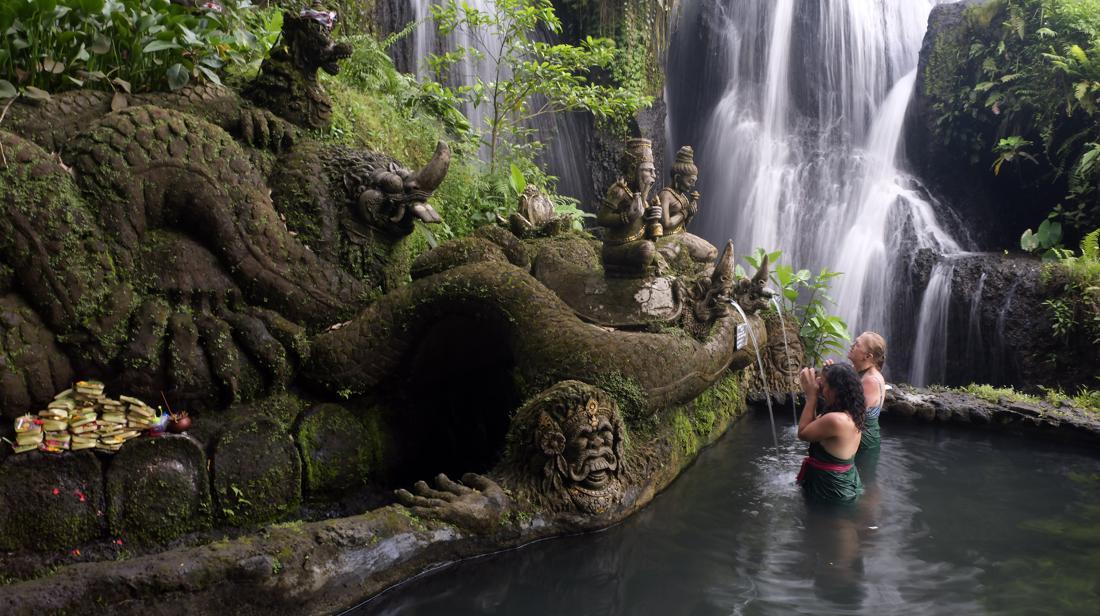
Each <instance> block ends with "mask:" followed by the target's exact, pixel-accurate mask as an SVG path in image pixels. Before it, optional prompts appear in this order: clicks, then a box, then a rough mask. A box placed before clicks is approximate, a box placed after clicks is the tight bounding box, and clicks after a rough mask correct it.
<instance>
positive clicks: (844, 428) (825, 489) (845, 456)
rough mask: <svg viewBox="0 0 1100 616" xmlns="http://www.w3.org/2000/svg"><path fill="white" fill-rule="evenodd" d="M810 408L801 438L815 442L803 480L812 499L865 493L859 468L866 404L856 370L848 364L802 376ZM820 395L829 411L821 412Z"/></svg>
mask: <svg viewBox="0 0 1100 616" xmlns="http://www.w3.org/2000/svg"><path fill="white" fill-rule="evenodd" d="M798 378H799V381H800V382H801V384H802V391H803V392H805V394H806V406H805V407H803V409H802V417H801V418H800V419H799V420H798V438H800V439H802V440H804V441H809V442H810V451H809V455H807V456H806V458H805V459H803V460H802V469H801V470H800V471H799V472H798V483H799V484H800V485H801V486H802V491H803V492H804V493H805V494H806V496H807V497H809V498H811V499H813V500H817V501H825V502H837V503H845V502H851V501H854V500H855V499H856V498H858V497H859V495H860V494H861V493H862V492H863V483H862V482H861V481H860V479H859V471H858V470H856V467H855V464H854V463H853V462H854V460H855V455H856V452H857V451H858V450H859V443H860V439H861V435H862V432H861V431H862V430H863V418H864V411H865V410H866V403H865V400H864V397H863V384H862V383H861V382H860V378H859V375H858V374H856V371H855V369H853V368H852V367H851V366H849V365H846V364H833V365H830V366H825V368H823V369H822V373H821V375H820V376H819V375H818V374H817V373H816V372H815V371H814V369H813V368H803V369H802V372H800V373H799V375H798ZM818 395H820V396H821V397H823V398H824V399H825V410H824V412H823V413H822V414H821V415H818V414H817V405H818Z"/></svg>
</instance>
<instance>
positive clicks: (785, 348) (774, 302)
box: [772, 297, 798, 428]
mask: <svg viewBox="0 0 1100 616" xmlns="http://www.w3.org/2000/svg"><path fill="white" fill-rule="evenodd" d="M772 305H773V306H775V312H776V314H778V315H779V329H781V330H782V331H783V354H784V355H785V356H786V358H787V366H788V367H789V366H790V365H791V348H790V347H789V346H787V325H786V324H785V323H784V322H783V308H782V307H781V306H780V305H779V299H778V298H776V297H772ZM788 393H789V394H790V396H791V416H792V417H794V425H795V427H796V428H797V427H798V408H797V407H796V406H795V402H794V398H795V395H794V392H788Z"/></svg>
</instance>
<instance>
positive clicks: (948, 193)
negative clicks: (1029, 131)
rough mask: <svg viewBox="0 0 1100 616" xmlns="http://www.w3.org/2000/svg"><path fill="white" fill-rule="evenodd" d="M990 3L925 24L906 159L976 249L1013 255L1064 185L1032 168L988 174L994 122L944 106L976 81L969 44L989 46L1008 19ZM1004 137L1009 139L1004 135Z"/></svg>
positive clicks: (941, 13)
mask: <svg viewBox="0 0 1100 616" xmlns="http://www.w3.org/2000/svg"><path fill="white" fill-rule="evenodd" d="M1004 13H1005V11H1004V6H1003V3H1000V2H998V1H997V0H964V1H962V2H957V3H946V4H940V5H938V6H936V7H934V8H933V9H932V13H931V15H930V16H929V18H928V31H927V33H926V34H925V37H924V44H923V46H922V47H921V52H920V62H919V64H918V68H917V83H916V91H915V93H914V96H913V100H912V102H911V104H910V107H909V117H908V118H907V119H906V128H905V143H906V148H907V156H908V159H909V161H910V162H911V163H912V164H913V165H914V166H915V167H916V170H917V172H918V173H917V175H918V176H919V177H920V178H921V180H922V181H923V182H924V184H925V185H926V186H927V187H928V189H929V190H930V192H931V193H932V194H933V195H935V196H936V198H937V199H940V200H942V201H943V202H944V204H945V205H947V206H948V207H950V208H951V209H952V210H953V211H954V212H955V213H956V214H957V215H958V217H959V218H960V219H961V223H962V226H963V228H966V229H968V230H969V231H970V232H971V234H972V235H973V239H974V240H975V242H976V243H977V246H978V247H979V249H981V250H1000V249H1009V250H1013V249H1018V247H1019V237H1020V234H1021V233H1022V232H1023V231H1024V229H1027V228H1029V227H1030V228H1034V227H1035V226H1036V225H1038V224H1039V222H1041V221H1042V219H1043V218H1044V217H1045V216H1046V214H1047V212H1049V211H1050V209H1051V208H1052V207H1053V206H1054V205H1055V204H1056V203H1058V202H1059V201H1060V200H1061V199H1062V197H1063V196H1064V195H1065V193H1066V186H1065V184H1064V182H1062V181H1060V182H1053V183H1052V182H1036V180H1037V179H1038V178H1039V174H1040V173H1041V170H1040V169H1039V165H1019V166H1018V167H1017V170H1016V171H1018V172H1015V171H1014V172H1012V173H1009V172H1007V171H1006V172H1003V173H1000V174H994V173H993V171H992V170H991V167H992V165H993V162H994V160H995V158H996V155H995V154H993V153H992V147H993V145H995V144H996V143H997V140H998V139H1000V138H1002V137H1004V136H1005V134H1003V131H1001V129H1000V126H999V122H1000V121H1001V119H1000V118H999V117H998V116H997V115H996V114H993V113H992V112H989V111H987V110H985V109H984V107H982V105H981V103H980V102H979V103H973V105H974V106H975V107H977V109H975V110H974V111H973V114H971V113H967V112H966V111H967V110H961V109H956V108H954V107H953V106H952V105H950V104H948V101H949V100H950V99H951V97H953V96H955V95H956V94H957V93H958V92H970V91H971V90H972V89H973V87H974V86H975V85H977V83H978V82H979V81H980V79H979V78H978V76H977V75H975V74H972V73H973V72H974V70H973V69H972V68H971V67H969V65H968V61H969V55H968V54H969V49H970V45H971V43H972V42H974V41H976V40H981V41H983V42H986V43H988V44H993V45H995V44H996V41H997V40H999V39H1000V37H1001V36H1002V32H1001V31H1002V24H1003V23H1004V22H1005V20H1006V19H1007V16H1006V15H1005V14H1004ZM1009 134H1011V133H1009Z"/></svg>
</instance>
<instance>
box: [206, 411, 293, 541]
mask: <svg viewBox="0 0 1100 616" xmlns="http://www.w3.org/2000/svg"><path fill="white" fill-rule="evenodd" d="M214 496H215V499H216V503H217V506H216V511H215V513H216V514H218V515H219V516H220V517H221V518H222V519H223V520H224V521H225V522H228V523H230V524H235V525H248V524H261V523H264V522H270V521H272V520H275V519H277V518H280V517H282V516H284V515H286V514H288V513H291V512H294V511H296V510H297V509H298V506H299V505H300V504H301V500H302V461H301V459H300V458H299V456H298V450H297V448H296V447H295V446H294V441H293V439H291V438H290V435H289V434H287V433H286V430H285V429H284V428H283V427H282V426H280V425H279V424H278V423H276V422H275V421H273V420H271V419H268V418H265V417H254V418H250V419H245V420H243V421H240V422H237V423H234V424H232V425H230V426H229V427H227V428H226V429H225V430H224V431H223V432H222V434H221V437H220V438H219V439H218V441H217V444H216V445H215V447H214Z"/></svg>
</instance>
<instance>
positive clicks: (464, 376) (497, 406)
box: [392, 316, 522, 485]
mask: <svg viewBox="0 0 1100 616" xmlns="http://www.w3.org/2000/svg"><path fill="white" fill-rule="evenodd" d="M514 367H515V361H514V358H513V357H512V353H511V349H510V346H509V344H508V338H507V332H506V330H505V329H504V328H502V327H500V326H498V325H496V324H495V323H494V322H492V321H491V320H486V319H479V318H474V317H469V316H447V317H443V318H441V319H439V320H437V321H436V322H435V323H433V324H432V325H431V326H430V327H429V328H428V331H427V332H426V335H425V336H424V337H423V338H422V339H421V342H420V345H419V346H418V347H417V348H416V350H415V351H414V352H413V353H412V354H411V355H410V357H409V358H408V361H407V362H406V367H405V368H403V369H402V370H401V371H400V374H403V375H407V376H405V377H404V379H403V382H402V383H398V384H396V387H394V389H393V390H392V391H398V392H402V393H401V394H400V397H399V398H397V399H395V400H394V401H393V402H394V404H393V409H394V411H396V413H395V415H396V416H395V417H394V425H395V427H396V428H397V433H398V434H396V435H395V439H396V442H397V443H399V448H400V450H401V451H400V453H399V458H400V462H399V464H398V465H397V468H394V469H393V477H392V480H393V481H395V482H396V483H397V484H398V485H406V484H407V483H408V482H411V481H415V480H417V479H425V480H428V479H430V478H432V477H435V476H436V475H437V474H439V473H446V474H447V475H448V476H449V477H451V478H453V479H456V478H459V477H461V476H462V475H463V474H464V473H468V472H474V473H484V472H485V471H488V470H489V469H490V468H492V467H493V465H494V464H496V463H497V461H499V460H500V458H501V456H502V455H503V453H504V444H505V436H506V434H507V432H508V425H509V421H510V419H511V415H512V413H513V412H514V411H515V410H516V409H517V408H518V407H519V405H520V403H521V402H522V399H521V397H520V395H519V392H517V391H516V386H515V382H514V379H513V371H514Z"/></svg>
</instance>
